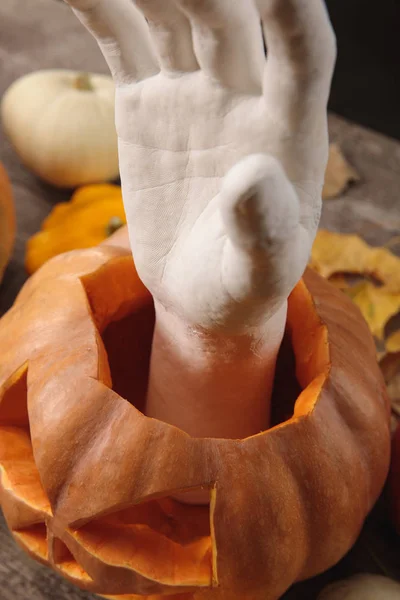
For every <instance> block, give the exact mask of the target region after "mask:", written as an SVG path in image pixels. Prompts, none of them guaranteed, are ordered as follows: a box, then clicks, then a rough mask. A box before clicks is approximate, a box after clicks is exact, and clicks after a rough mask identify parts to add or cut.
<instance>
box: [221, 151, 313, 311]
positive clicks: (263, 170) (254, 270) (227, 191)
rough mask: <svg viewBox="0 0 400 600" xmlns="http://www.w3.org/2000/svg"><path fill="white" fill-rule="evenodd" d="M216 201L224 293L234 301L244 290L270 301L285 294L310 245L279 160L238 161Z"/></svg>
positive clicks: (263, 157) (250, 158)
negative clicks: (221, 234) (221, 231)
mask: <svg viewBox="0 0 400 600" xmlns="http://www.w3.org/2000/svg"><path fill="white" fill-rule="evenodd" d="M220 202H221V204H220V210H221V213H222V220H223V222H224V225H225V230H226V234H227V238H228V240H227V247H226V252H225V255H224V264H223V276H224V283H225V285H226V286H227V288H228V289H229V292H230V293H231V294H232V295H233V296H234V297H235V298H237V299H238V300H239V298H243V297H244V296H248V295H249V294H250V295H251V296H254V295H256V296H258V297H263V298H264V299H265V298H266V296H268V298H269V299H270V300H271V303H275V301H277V300H278V299H279V300H282V299H283V297H286V298H287V296H288V295H289V294H290V292H291V290H292V289H293V287H294V286H295V285H296V283H297V281H298V280H299V279H300V277H301V276H302V274H303V271H304V269H305V267H306V263H307V260H308V252H309V244H308V243H307V241H306V237H305V235H304V236H303V235H302V228H301V227H300V224H299V219H300V206H299V199H298V196H297V193H296V191H295V189H294V187H293V185H292V184H291V182H290V181H289V179H288V177H287V176H286V173H285V171H284V169H283V167H282V165H281V164H280V162H279V161H278V160H276V159H275V158H274V157H272V156H269V155H266V154H254V155H250V156H248V157H246V158H244V159H243V160H241V161H240V162H239V163H237V164H236V165H234V167H232V169H231V170H230V171H229V172H228V174H227V175H226V177H225V179H224V181H223V184H222V188H221V192H220Z"/></svg>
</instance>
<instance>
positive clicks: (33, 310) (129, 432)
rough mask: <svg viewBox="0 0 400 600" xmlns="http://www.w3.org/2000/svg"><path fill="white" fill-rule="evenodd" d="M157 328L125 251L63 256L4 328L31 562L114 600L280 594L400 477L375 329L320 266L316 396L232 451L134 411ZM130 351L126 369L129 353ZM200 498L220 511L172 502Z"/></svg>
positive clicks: (4, 368)
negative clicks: (393, 469) (392, 458)
mask: <svg viewBox="0 0 400 600" xmlns="http://www.w3.org/2000/svg"><path fill="white" fill-rule="evenodd" d="M66 298H68V303H66V300H65V299H66ZM153 320H154V314H153V310H152V300H151V297H150V295H149V293H148V292H147V290H146V289H145V288H144V287H143V285H142V284H141V282H140V281H139V279H138V277H137V274H136V272H135V269H134V266H133V263H132V259H131V257H130V256H129V252H128V251H127V250H126V249H123V248H117V247H112V246H110V245H104V246H102V247H98V248H94V249H91V250H85V251H80V252H79V251H77V252H72V253H69V254H66V255H63V256H59V257H57V258H55V259H53V260H51V261H50V262H48V263H47V264H46V265H45V266H44V267H43V268H42V269H41V270H40V271H38V272H37V273H36V274H35V275H34V276H33V277H32V278H31V279H30V280H29V281H28V282H27V284H26V285H25V286H24V288H23V289H22V291H21V293H20V295H19V296H18V298H17V301H16V304H15V306H14V308H13V309H11V310H10V311H9V313H7V315H5V317H4V318H3V320H2V321H1V323H0V345H1V347H2V348H4V349H5V350H4V356H3V361H2V364H1V365H0V384H1V386H2V387H1V388H0V390H1V392H0V424H1V426H0V464H1V470H2V471H1V472H2V491H1V503H2V507H3V510H4V513H5V516H6V519H7V522H8V524H9V527H10V529H11V531H12V532H13V535H14V537H15V539H16V540H17V542H18V543H19V544H20V545H22V546H23V547H24V548H25V550H27V551H28V552H29V553H30V554H31V555H33V556H34V557H35V558H37V559H38V560H40V561H41V562H44V563H45V564H48V565H50V566H51V567H52V568H54V569H56V570H58V571H59V572H60V573H62V574H63V575H64V576H65V577H67V578H68V579H70V580H71V581H73V582H74V583H76V584H77V585H79V586H80V587H82V588H85V589H88V590H91V591H93V592H96V593H101V594H103V595H105V596H107V597H111V598H119V599H120V600H123V599H124V600H133V599H136V598H137V597H138V598H139V597H143V596H144V597H147V598H148V599H149V600H150V599H151V600H156V598H158V597H159V595H164V594H168V595H171V594H172V596H171V597H172V598H176V599H177V600H178V599H179V600H186V599H189V598H190V599H192V598H196V599H197V598H202V599H203V598H204V599H208V598H210V599H214V598H215V600H239V599H240V600H243V599H249V600H276V599H277V598H278V597H279V596H280V595H282V594H283V593H284V591H285V590H286V589H287V588H288V587H289V586H290V585H291V584H292V583H293V582H294V581H297V580H299V579H303V578H306V577H310V576H312V575H314V574H317V573H319V572H321V571H323V570H325V569H327V568H328V567H330V566H331V565H333V564H334V563H336V562H337V561H338V560H339V559H340V558H341V557H342V556H343V555H344V554H345V552H347V550H348V549H349V548H350V547H351V545H352V544H353V543H354V541H355V539H356V537H357V536H358V533H359V531H360V529H361V527H362V523H363V520H364V518H365V516H366V514H367V513H368V512H369V510H370V509H371V507H372V505H373V504H374V502H375V500H376V498H377V496H378V495H379V493H380V490H381V488H382V486H383V482H384V480H385V478H386V474H387V469H388V463H389V452H390V435H389V405H388V401H387V397H386V392H385V387H384V383H383V381H382V377H381V375H380V372H379V368H378V366H377V364H376V359H375V348H374V345H373V341H372V340H371V337H370V335H369V332H368V329H367V326H366V324H365V323H364V321H363V320H362V319H361V317H360V315H359V312H358V310H357V308H356V307H354V305H353V304H352V303H351V301H350V300H348V299H347V298H345V297H344V296H343V295H342V294H341V293H340V292H337V291H336V290H334V289H333V288H332V286H330V285H329V284H328V283H326V282H325V281H323V280H322V279H321V278H319V277H318V276H317V275H316V274H313V273H311V272H307V273H306V274H305V277H304V280H303V281H301V282H300V283H299V284H298V286H297V287H296V288H295V290H294V291H293V293H292V295H291V297H290V299H289V313H288V326H287V333H288V336H289V338H290V340H291V346H292V349H293V353H294V357H295V363H296V375H297V380H298V382H299V384H300V387H301V390H302V391H301V393H300V395H299V396H298V398H297V399H296V398H294V399H293V401H294V406H293V407H292V409H290V410H291V412H292V414H291V416H290V418H288V419H287V420H286V421H284V422H280V423H277V424H276V425H275V427H272V428H271V429H269V430H267V431H265V432H261V433H260V434H258V435H255V436H252V437H250V438H246V439H244V440H226V439H213V438H197V439H196V438H191V437H190V436H188V435H187V434H186V433H184V432H183V431H181V430H179V429H177V428H175V427H173V426H170V425H168V424H166V423H162V422H160V421H157V420H155V419H149V418H147V417H145V416H144V415H143V414H142V413H141V412H140V410H138V407H139V408H140V406H141V405H142V403H143V395H144V393H145V386H146V378H147V370H146V369H147V366H146V365H147V364H148V357H149V349H150V344H151V331H152V327H153ZM119 327H120V329H119ZM5 340H8V342H7V344H5ZM10 340H12V343H10ZM121 340H122V343H121ZM133 340H135V342H134V343H132V342H133ZM127 348H129V349H130V357H131V360H130V363H129V361H126V362H124V359H122V360H121V361H120V360H119V358H118V357H120V356H121V354H122V353H126V352H127ZM116 364H117V365H119V368H120V371H119V372H117V371H116V367H115V365H116ZM24 382H25V383H24ZM117 389H118V390H119V391H123V393H124V396H125V397H122V396H121V395H120V394H119V393H118V391H117ZM282 393H283V392H282ZM10 398H13V399H12V400H10ZM125 398H128V400H127V399H125ZM280 400H281V402H282V404H285V402H286V403H287V401H288V400H287V398H285V397H282V398H281V399H280V398H279V390H275V396H274V402H275V403H277V402H279V401H280ZM10 406H12V407H13V408H12V410H11V409H10ZM26 406H27V409H26ZM199 488H202V489H209V490H210V494H211V502H210V506H203V507H198V506H190V505H182V504H180V503H179V502H177V501H176V500H172V499H171V496H172V495H175V494H176V493H179V492H180V493H183V492H190V491H193V490H196V489H199ZM46 531H47V535H48V542H46Z"/></svg>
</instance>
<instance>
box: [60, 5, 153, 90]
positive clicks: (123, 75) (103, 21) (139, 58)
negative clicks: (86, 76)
mask: <svg viewBox="0 0 400 600" xmlns="http://www.w3.org/2000/svg"><path fill="white" fill-rule="evenodd" d="M64 1H65V2H66V3H67V4H69V5H70V6H71V8H72V9H73V11H74V12H75V13H76V15H77V17H78V18H79V20H80V21H81V22H82V23H83V24H84V25H85V27H86V28H87V29H88V30H89V31H90V33H91V34H92V35H93V36H94V37H95V39H96V40H97V43H98V44H99V46H100V49H101V51H102V53H103V55H104V58H105V59H106V61H107V64H108V66H109V68H110V71H111V74H112V76H113V78H114V80H115V82H116V84H125V83H132V82H134V81H139V80H141V79H145V78H146V77H150V76H151V75H154V74H156V73H157V72H158V71H159V67H158V64H157V59H156V54H155V51H154V48H153V45H152V41H151V37H150V32H149V28H148V26H147V23H146V20H145V19H144V17H143V15H142V14H141V13H140V11H139V10H138V9H137V8H136V7H135V6H134V5H133V4H132V3H131V1H130V0H112V1H111V0H64Z"/></svg>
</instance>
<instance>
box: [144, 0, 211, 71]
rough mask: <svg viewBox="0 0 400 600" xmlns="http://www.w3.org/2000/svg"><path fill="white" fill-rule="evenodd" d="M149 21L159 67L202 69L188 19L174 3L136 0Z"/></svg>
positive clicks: (156, 0)
mask: <svg viewBox="0 0 400 600" xmlns="http://www.w3.org/2000/svg"><path fill="white" fill-rule="evenodd" d="M134 1H135V4H136V6H137V7H138V8H139V9H140V10H141V11H142V13H143V14H144V16H145V17H146V19H147V22H148V25H149V28H150V33H151V36H152V39H153V42H154V46H155V48H156V50H157V54H158V60H159V63H160V67H161V69H162V70H163V71H166V72H170V73H171V72H178V73H179V72H180V73H182V72H190V71H196V70H197V69H198V68H199V65H198V63H197V60H196V57H195V54H194V50H193V40H192V30H191V27H190V22H189V19H188V18H187V16H186V15H184V13H183V12H182V11H181V10H180V9H179V8H178V7H177V5H176V4H175V2H174V1H173V0H134Z"/></svg>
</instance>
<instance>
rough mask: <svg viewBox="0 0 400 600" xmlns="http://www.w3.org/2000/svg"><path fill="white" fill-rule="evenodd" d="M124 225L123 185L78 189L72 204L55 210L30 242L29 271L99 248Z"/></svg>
mask: <svg viewBox="0 0 400 600" xmlns="http://www.w3.org/2000/svg"><path fill="white" fill-rule="evenodd" d="M125 223H126V218H125V212H124V207H123V204H122V193H121V188H120V186H118V185H111V184H94V185H87V186H83V187H81V188H78V189H77V190H76V192H75V193H74V195H73V196H72V198H71V200H70V201H69V202H62V203H60V204H57V205H56V206H55V207H54V209H53V210H52V212H51V213H50V214H49V216H48V217H47V219H45V221H44V222H43V224H42V229H41V231H39V233H37V234H35V235H34V236H33V237H32V238H31V239H30V240H28V243H27V247H26V256H25V266H26V269H27V271H28V273H30V274H32V273H34V272H35V271H36V270H37V269H38V268H39V267H40V266H41V265H42V264H43V263H45V262H46V261H47V260H49V259H50V258H52V257H53V256H56V255H57V254H61V253H63V252H68V251H69V250H75V249H80V248H91V247H92V246H97V245H98V244H99V243H100V242H102V241H103V240H104V239H106V238H107V237H108V236H109V235H111V233H113V232H114V231H115V230H116V229H118V228H119V227H121V226H122V225H123V224H125Z"/></svg>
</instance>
